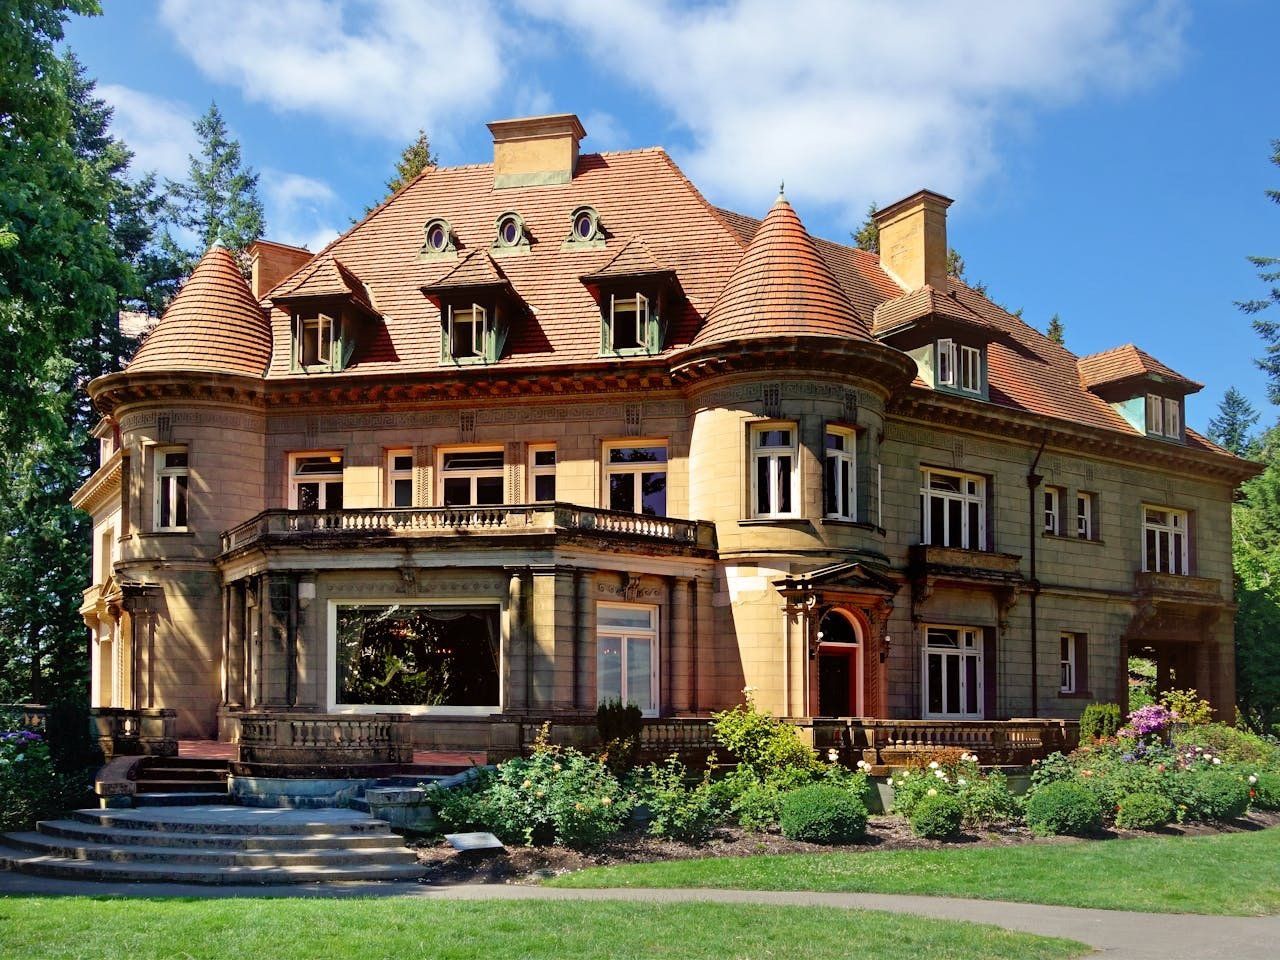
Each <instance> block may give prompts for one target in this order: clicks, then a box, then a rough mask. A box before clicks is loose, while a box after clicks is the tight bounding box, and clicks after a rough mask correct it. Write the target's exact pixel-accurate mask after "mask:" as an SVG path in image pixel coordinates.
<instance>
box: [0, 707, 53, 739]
mask: <svg viewBox="0 0 1280 960" xmlns="http://www.w3.org/2000/svg"><path fill="white" fill-rule="evenodd" d="M48 716H49V708H48V707H46V706H44V705H43V704H39V703H0V731H9V730H34V731H36V732H37V733H38V732H39V731H41V730H43V729H44V724H45V720H46V719H47V718H48Z"/></svg>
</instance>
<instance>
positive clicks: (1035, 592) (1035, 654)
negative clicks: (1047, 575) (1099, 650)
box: [1027, 430, 1049, 717]
mask: <svg viewBox="0 0 1280 960" xmlns="http://www.w3.org/2000/svg"><path fill="white" fill-rule="evenodd" d="M1048 439H1049V431H1047V430H1046V431H1045V432H1044V433H1042V434H1041V435H1040V448H1039V449H1038V450H1036V458H1035V459H1034V460H1032V461H1031V467H1030V468H1029V469H1028V470H1027V519H1028V520H1029V521H1030V526H1029V527H1028V530H1027V535H1028V537H1029V538H1030V540H1031V557H1030V559H1031V571H1030V573H1031V583H1030V587H1031V716H1032V717H1038V716H1039V715H1040V676H1039V666H1040V657H1039V636H1038V628H1039V620H1038V619H1037V617H1036V600H1037V598H1038V597H1039V595H1040V581H1039V580H1037V579H1036V543H1037V542H1038V541H1039V539H1040V529H1039V527H1038V526H1037V525H1036V512H1037V511H1036V491H1037V490H1038V489H1039V488H1040V484H1041V483H1043V482H1044V477H1042V476H1041V475H1040V474H1038V473H1036V467H1038V466H1039V465H1040V456H1041V455H1042V454H1043V453H1044V445H1045V441H1047V440H1048Z"/></svg>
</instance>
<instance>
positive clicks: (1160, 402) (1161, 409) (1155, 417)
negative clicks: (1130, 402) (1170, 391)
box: [1147, 393, 1182, 440]
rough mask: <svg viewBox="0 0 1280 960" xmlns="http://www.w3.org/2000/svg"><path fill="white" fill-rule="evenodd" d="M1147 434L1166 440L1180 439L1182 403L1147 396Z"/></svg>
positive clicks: (1165, 398) (1168, 398) (1152, 395)
mask: <svg viewBox="0 0 1280 960" xmlns="http://www.w3.org/2000/svg"><path fill="white" fill-rule="evenodd" d="M1147 434H1148V435H1149V436H1153V437H1163V438H1165V439H1167V440H1181V439H1182V401H1181V400H1175V399H1173V398H1171V397H1159V396H1156V395H1155V394H1153V393H1149V394H1147Z"/></svg>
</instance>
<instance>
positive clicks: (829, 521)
mask: <svg viewBox="0 0 1280 960" xmlns="http://www.w3.org/2000/svg"><path fill="white" fill-rule="evenodd" d="M818 522H819V523H821V524H822V525H823V526H824V527H852V528H856V529H858V530H868V531H870V532H871V533H878V534H879V535H880V536H882V537H883V536H884V535H885V532H886V531H885V529H884V527H877V526H876V525H875V524H874V523H867V522H866V521H865V520H845V519H843V518H841V517H823V518H822V519H820V520H819V521H818Z"/></svg>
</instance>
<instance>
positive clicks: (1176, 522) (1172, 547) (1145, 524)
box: [1142, 507, 1190, 576]
mask: <svg viewBox="0 0 1280 960" xmlns="http://www.w3.org/2000/svg"><path fill="white" fill-rule="evenodd" d="M1142 533H1143V538H1142V569H1143V570H1146V571H1148V572H1150V573H1173V574H1177V575H1178V576H1185V575H1186V574H1188V573H1189V572H1190V570H1189V569H1188V565H1187V512H1186V511H1185V510H1171V509H1170V508H1168V507H1143V508H1142Z"/></svg>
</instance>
